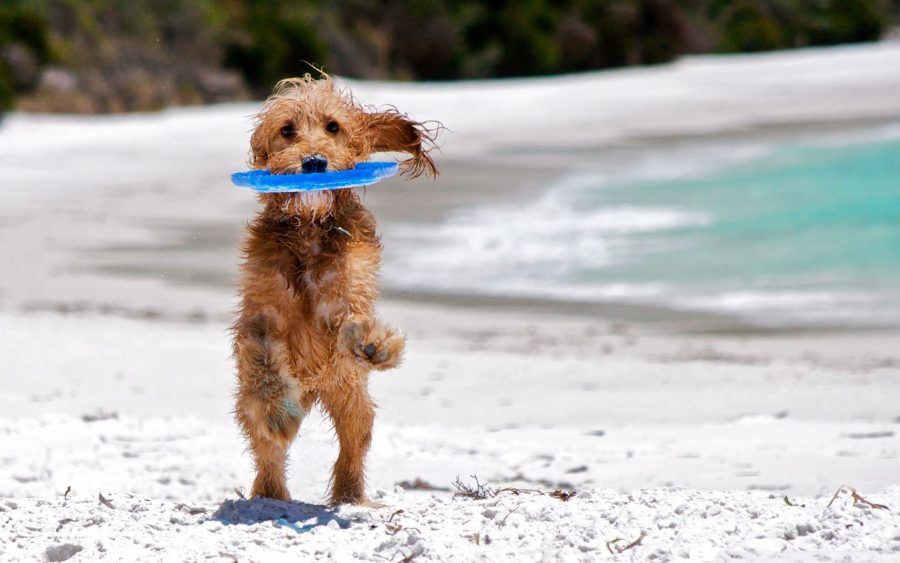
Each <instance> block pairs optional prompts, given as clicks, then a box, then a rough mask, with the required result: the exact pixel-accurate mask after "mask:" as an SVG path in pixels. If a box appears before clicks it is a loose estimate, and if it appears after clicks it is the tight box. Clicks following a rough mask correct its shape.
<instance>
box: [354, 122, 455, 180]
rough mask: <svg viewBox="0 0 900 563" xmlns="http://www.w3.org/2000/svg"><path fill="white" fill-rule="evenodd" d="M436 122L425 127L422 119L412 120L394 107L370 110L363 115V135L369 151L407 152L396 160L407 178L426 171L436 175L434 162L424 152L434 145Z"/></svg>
mask: <svg viewBox="0 0 900 563" xmlns="http://www.w3.org/2000/svg"><path fill="white" fill-rule="evenodd" d="M439 132H440V125H438V126H437V127H435V128H433V129H429V128H428V127H426V126H425V124H423V123H419V122H418V121H413V120H411V119H409V118H408V117H406V116H405V115H403V114H401V113H400V112H399V111H397V110H395V109H391V110H388V111H383V112H380V113H370V114H368V117H367V133H366V134H367V135H368V138H369V143H370V145H371V149H372V152H381V151H399V152H405V153H409V154H410V155H411V156H410V157H409V158H408V159H406V160H404V161H403V162H401V163H400V165H401V167H402V168H403V173H404V174H408V175H409V177H411V178H416V177H418V176H421V175H422V174H427V175H429V176H431V177H432V178H434V177H435V176H437V175H438V169H437V166H435V164H434V160H432V159H431V156H430V155H429V154H428V153H429V152H430V151H431V150H432V149H433V148H434V139H435V137H436V136H437V134H438V133H439Z"/></svg>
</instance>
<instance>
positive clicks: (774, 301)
mask: <svg viewBox="0 0 900 563" xmlns="http://www.w3.org/2000/svg"><path fill="white" fill-rule="evenodd" d="M657 150H661V149H657ZM708 154H712V153H708ZM708 154H707V153H698V154H697V155H695V156H694V157H693V158H694V159H695V160H694V161H693V162H691V163H690V164H691V169H694V170H697V169H704V170H707V171H708V172H706V173H701V174H694V175H692V176H691V177H687V178H686V177H684V176H681V177H677V176H676V175H675V174H669V175H668V177H666V174H665V171H662V172H660V173H656V172H657V171H653V170H646V171H644V170H639V172H640V173H644V172H647V173H648V174H649V173H655V174H656V176H657V177H662V179H655V180H643V181H636V180H631V181H611V180H610V179H609V177H608V176H604V174H603V172H604V171H603V170H601V171H600V173H597V171H596V170H594V171H574V172H573V173H572V174H570V175H567V176H566V177H565V178H562V179H561V180H560V181H559V182H558V183H557V184H556V185H554V186H549V187H548V189H547V191H546V192H545V195H544V196H543V197H541V198H539V200H537V201H534V202H523V203H522V204H520V205H511V206H508V207H506V208H504V209H470V210H465V211H464V212H462V213H460V214H458V215H457V216H455V217H452V218H451V219H450V220H449V221H448V222H447V223H445V224H443V225H441V226H440V227H437V228H435V227H433V226H428V227H427V228H424V229H418V230H416V229H412V230H411V231H410V232H401V233H398V234H400V235H401V236H398V237H397V240H396V241H393V242H392V244H391V245H388V248H389V249H393V250H394V251H395V252H394V253H393V255H392V256H391V259H390V260H389V261H388V264H387V266H388V273H389V276H388V277H389V281H390V282H391V283H395V284H396V285H407V286H415V287H428V288H429V289H436V288H437V289H445V290H450V291H455V290H463V291H473V292H479V293H488V294H500V295H521V296H535V297H553V298H559V299H567V300H578V301H626V302H643V303H652V304H658V305H665V306H669V307H674V308H679V309H688V310H702V311H713V312H719V313H725V314H729V315H738V316H740V317H744V318H747V319H751V320H754V321H757V322H761V323H765V324H796V323H800V324H855V325H895V326H896V325H900V139H891V140H882V141H877V142H874V141H873V142H866V143H854V144H847V145H844V146H817V147H816V146H783V147H780V148H775V149H772V150H770V151H769V152H768V153H767V155H766V156H763V157H760V158H757V159H755V160H750V161H745V162H743V163H741V164H737V165H730V166H726V167H724V168H723V167H721V166H717V163H716V162H709V163H707V162H704V161H701V162H699V164H700V166H696V165H697V164H698V162H697V160H698V159H703V158H707V157H708ZM720 154H721V153H720ZM629 164H631V163H629ZM633 167H634V168H639V166H638V165H637V164H635V166H633ZM677 168H678V167H674V168H673V170H677ZM582 172H584V173H582ZM644 177H645V178H646V175H645V176H644ZM404 243H406V244H404ZM398 281H399V283H397V282H398Z"/></svg>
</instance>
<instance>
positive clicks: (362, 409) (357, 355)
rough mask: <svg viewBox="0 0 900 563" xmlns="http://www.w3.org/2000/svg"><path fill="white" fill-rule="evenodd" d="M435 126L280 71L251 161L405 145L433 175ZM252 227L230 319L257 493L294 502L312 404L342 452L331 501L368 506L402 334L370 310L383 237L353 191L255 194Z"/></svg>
mask: <svg viewBox="0 0 900 563" xmlns="http://www.w3.org/2000/svg"><path fill="white" fill-rule="evenodd" d="M436 132H437V130H436V129H434V128H429V127H428V126H426V125H424V124H422V123H420V122H416V121H413V120H411V119H409V118H408V117H406V116H405V115H404V114H401V113H400V112H399V111H397V110H394V109H389V110H387V111H375V110H373V109H372V108H366V107H363V106H361V105H360V104H358V103H357V102H356V101H355V100H354V99H353V98H352V96H351V95H350V94H349V92H347V91H345V90H341V89H340V88H339V87H338V86H337V85H336V84H335V83H334V81H333V80H332V79H331V78H330V77H328V76H323V77H322V78H319V79H314V78H313V77H311V76H309V75H307V76H304V77H302V78H293V79H289V80H284V81H282V82H280V83H279V84H278V86H277V87H276V89H275V93H274V94H273V95H272V96H271V97H270V98H269V99H268V100H266V102H265V103H264V105H263V107H262V109H261V111H260V112H259V114H258V115H257V119H256V128H255V130H254V132H253V135H252V138H251V159H250V164H251V166H253V167H254V168H268V169H269V170H270V171H271V172H272V173H273V174H295V173H315V172H325V171H336V170H347V169H350V168H353V167H354V165H355V164H356V163H358V162H362V161H365V160H367V159H368V158H369V156H370V155H371V154H372V153H375V152H381V151H399V152H405V153H408V155H409V157H408V158H407V159H406V160H404V161H403V162H402V163H401V168H402V170H403V172H404V173H405V174H406V175H408V176H409V177H417V176H420V175H422V174H426V175H429V176H431V177H434V176H436V175H437V168H436V167H435V164H434V162H433V160H432V159H431V157H430V156H429V151H430V150H431V149H432V148H433V147H434V136H435V134H436ZM259 199H260V205H261V210H260V211H259V213H258V214H257V216H256V217H255V218H254V219H253V221H252V222H251V223H249V224H248V226H247V231H248V232H247V236H246V240H245V242H244V247H243V253H244V262H243V265H242V274H243V276H242V281H241V287H242V299H241V307H240V311H239V315H238V319H237V321H236V323H235V325H234V356H235V358H236V362H237V371H238V390H237V406H236V418H237V421H238V423H239V424H240V426H241V428H242V430H243V432H244V434H245V435H246V436H247V439H248V440H249V444H250V449H251V451H252V453H253V457H254V461H255V463H256V479H255V480H254V482H253V489H252V494H253V496H261V497H269V498H275V499H281V500H287V499H289V498H290V495H289V493H288V490H287V487H286V484H285V462H286V460H287V454H288V447H289V446H290V444H291V442H292V441H293V439H294V437H295V436H296V435H297V432H298V431H299V429H300V423H301V421H302V420H303V418H304V416H305V415H306V413H307V412H309V410H310V409H311V408H312V407H313V406H314V405H316V404H318V405H321V407H322V408H323V409H324V410H325V411H326V412H327V413H328V415H329V416H330V417H331V419H332V421H333V423H334V428H335V431H336V434H337V437H338V441H339V444H340V454H339V455H338V458H337V461H336V463H335V464H334V470H333V474H332V478H331V502H332V503H333V504H340V503H357V504H359V503H364V502H366V496H365V475H364V464H365V456H366V452H367V451H368V449H369V445H370V443H371V440H372V423H373V420H374V416H375V412H374V403H373V402H372V399H371V397H370V396H369V392H368V377H369V373H370V372H372V371H373V370H387V369H391V368H393V367H396V366H397V365H398V364H399V363H400V361H401V359H402V356H403V349H404V337H403V334H402V333H401V332H399V331H398V330H396V329H394V328H392V327H389V326H387V325H385V324H384V323H382V322H381V321H380V320H379V319H378V318H377V317H376V314H375V307H374V306H375V300H376V298H377V296H378V286H377V280H376V274H377V272H378V269H379V262H380V258H381V243H380V240H379V237H378V235H377V233H376V224H375V219H374V217H373V216H372V214H371V213H370V212H369V211H368V210H367V209H366V208H365V206H364V205H363V204H362V202H361V201H360V198H359V196H358V194H357V193H356V191H355V190H352V189H342V190H334V191H319V192H304V193H273V194H263V195H260V197H259Z"/></svg>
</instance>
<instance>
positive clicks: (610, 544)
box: [606, 530, 647, 555]
mask: <svg viewBox="0 0 900 563" xmlns="http://www.w3.org/2000/svg"><path fill="white" fill-rule="evenodd" d="M645 537H647V532H645V531H643V530H641V535H639V536H638V537H637V539H636V540H634V541H633V542H631V543H629V544H628V545H624V546H622V547H619V546H617V545H616V544H617V543H619V542H621V541H625V539H624V538H615V539H612V540H609V541H608V542H606V549H608V550H609V552H610V553H612V554H613V555H615V554H616V553H622V552H623V551H628V550H629V549H632V548H634V547H637V546H639V545H641V542H642V541H644V538H645Z"/></svg>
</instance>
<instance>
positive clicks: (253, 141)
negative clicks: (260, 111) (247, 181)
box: [250, 122, 270, 168]
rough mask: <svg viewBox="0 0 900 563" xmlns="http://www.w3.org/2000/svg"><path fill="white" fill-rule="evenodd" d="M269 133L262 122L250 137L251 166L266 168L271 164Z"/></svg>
mask: <svg viewBox="0 0 900 563" xmlns="http://www.w3.org/2000/svg"><path fill="white" fill-rule="evenodd" d="M269 148H270V147H269V131H268V130H267V128H266V127H265V123H264V122H260V123H259V124H258V125H257V126H256V129H255V130H254V131H253V135H252V136H251V137H250V166H252V167H254V168H265V167H266V165H267V164H268V163H269Z"/></svg>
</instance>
